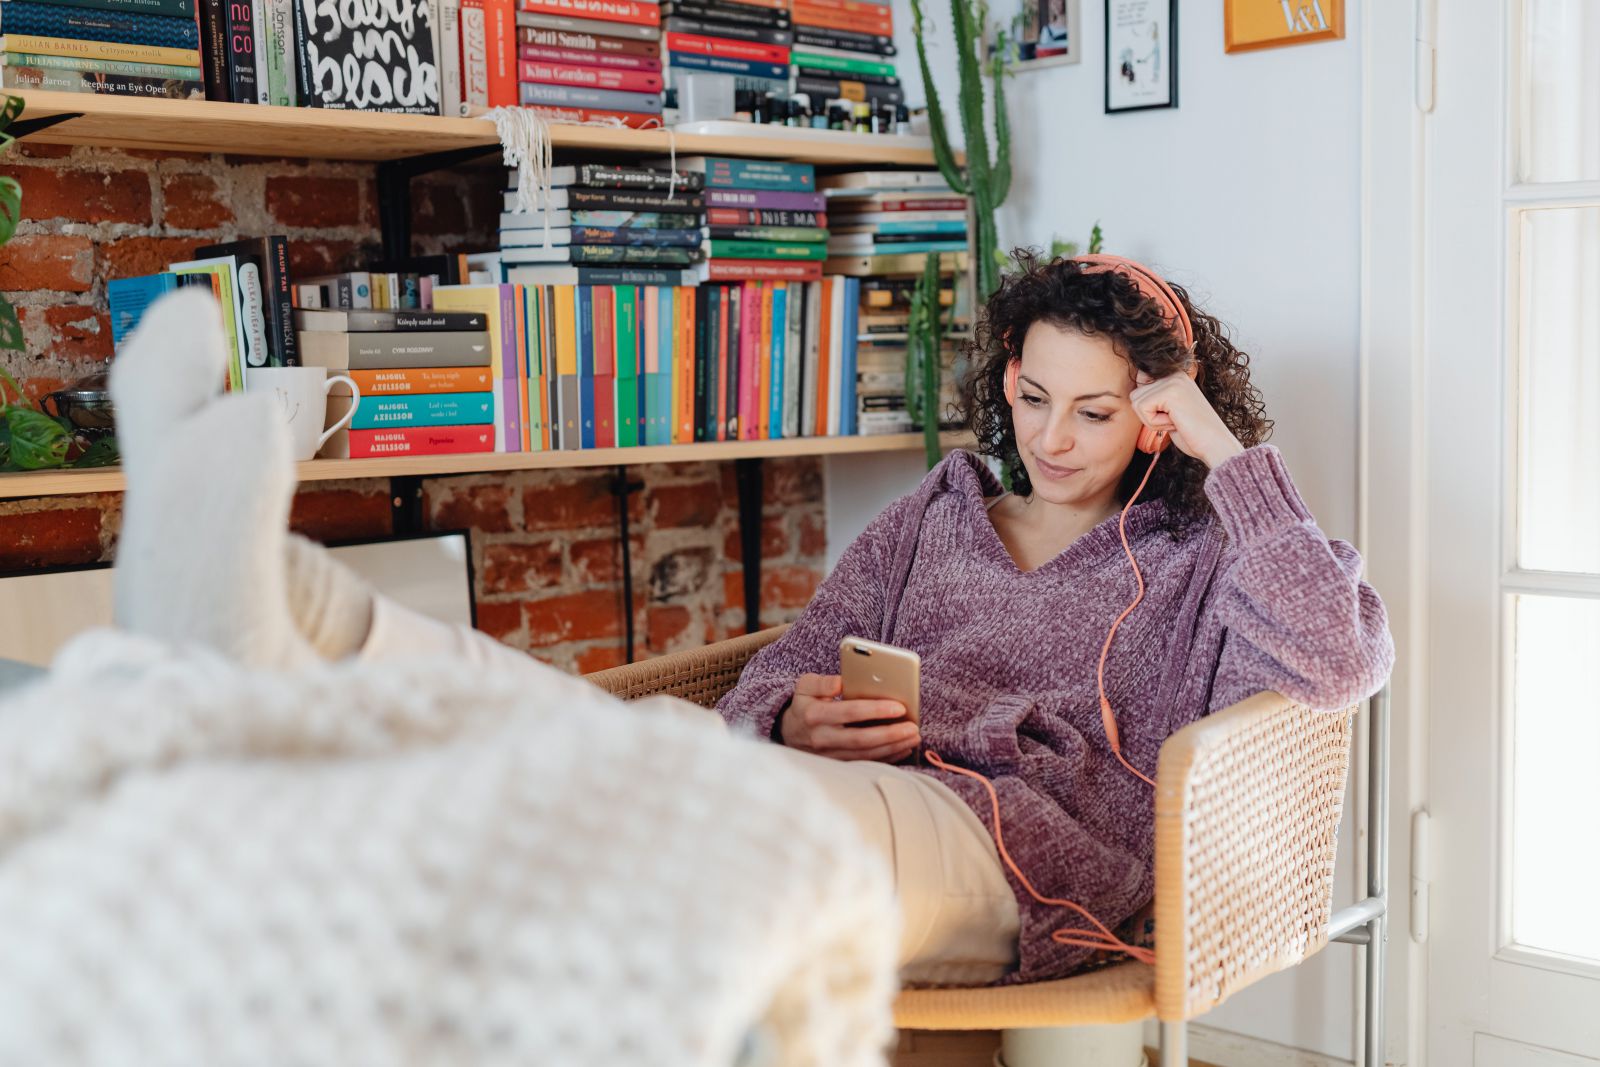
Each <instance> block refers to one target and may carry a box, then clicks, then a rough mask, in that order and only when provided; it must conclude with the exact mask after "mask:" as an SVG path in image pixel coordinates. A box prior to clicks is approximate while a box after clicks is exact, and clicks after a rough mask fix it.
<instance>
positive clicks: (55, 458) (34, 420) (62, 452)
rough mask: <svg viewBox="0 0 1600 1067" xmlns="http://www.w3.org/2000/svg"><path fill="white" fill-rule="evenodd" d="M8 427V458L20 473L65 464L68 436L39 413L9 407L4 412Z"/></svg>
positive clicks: (18, 407)
mask: <svg viewBox="0 0 1600 1067" xmlns="http://www.w3.org/2000/svg"><path fill="white" fill-rule="evenodd" d="M6 422H7V423H8V424H9V425H10V427H11V459H12V462H14V463H16V465H17V466H19V467H21V468H22V469H23V470H32V471H36V470H44V469H46V468H48V467H59V466H61V465H62V464H63V463H65V462H66V461H67V449H68V448H69V447H70V446H71V444H72V437H71V435H70V434H68V433H67V431H66V430H64V429H62V428H61V424H60V423H58V422H56V420H55V419H52V418H51V417H50V416H48V415H46V414H44V412H42V411H34V410H32V409H31V408H25V407H21V406H19V405H16V404H13V405H12V406H11V407H9V408H7V409H6Z"/></svg>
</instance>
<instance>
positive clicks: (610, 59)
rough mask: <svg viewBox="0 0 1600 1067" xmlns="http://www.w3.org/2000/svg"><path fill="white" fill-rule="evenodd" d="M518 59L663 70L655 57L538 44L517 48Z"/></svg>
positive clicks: (609, 67)
mask: <svg viewBox="0 0 1600 1067" xmlns="http://www.w3.org/2000/svg"><path fill="white" fill-rule="evenodd" d="M517 57H518V58H519V59H522V60H532V61H534V62H543V63H572V64H577V65H579V66H586V67H604V68H606V69H608V70H649V71H657V72H659V71H660V70H661V60H660V59H658V58H657V57H655V56H645V55H633V54H631V53H628V52H600V51H584V50H582V49H578V48H554V47H545V46H544V45H537V44H524V45H519V46H518V47H517Z"/></svg>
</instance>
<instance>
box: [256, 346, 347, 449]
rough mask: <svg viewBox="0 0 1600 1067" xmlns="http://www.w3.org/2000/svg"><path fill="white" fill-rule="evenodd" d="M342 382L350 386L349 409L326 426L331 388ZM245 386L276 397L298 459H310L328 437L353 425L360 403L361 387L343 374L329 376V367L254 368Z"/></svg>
mask: <svg viewBox="0 0 1600 1067" xmlns="http://www.w3.org/2000/svg"><path fill="white" fill-rule="evenodd" d="M340 382H343V383H344V384H345V385H347V386H349V387H350V410H349V411H346V412H345V413H344V415H343V416H341V417H340V418H339V420H338V421H337V422H335V423H334V424H333V425H332V426H329V427H328V428H327V429H323V423H324V422H326V421H327V416H328V391H329V390H330V389H332V388H333V387H334V386H335V385H337V384H339V383H340ZM245 389H246V390H248V391H249V392H252V393H269V394H272V395H274V396H275V397H276V398H277V401H278V404H279V406H280V407H281V408H282V409H283V417H284V421H285V422H287V423H288V424H289V440H290V443H291V447H293V449H294V458H295V459H296V460H306V459H311V458H312V457H314V456H315V455H316V454H317V450H318V449H320V448H321V447H322V446H323V445H324V444H326V443H327V441H328V438H330V437H332V436H333V435H334V434H336V433H338V432H339V431H340V430H342V429H344V428H345V427H346V426H348V425H350V420H351V419H354V418H355V417H356V409H357V408H358V407H360V406H361V390H360V389H359V388H358V387H357V386H356V383H355V382H353V381H351V380H350V379H349V378H347V377H346V376H345V375H343V374H336V375H334V376H333V377H331V378H330V377H328V369H327V368H326V367H251V368H250V372H249V373H248V374H247V375H245Z"/></svg>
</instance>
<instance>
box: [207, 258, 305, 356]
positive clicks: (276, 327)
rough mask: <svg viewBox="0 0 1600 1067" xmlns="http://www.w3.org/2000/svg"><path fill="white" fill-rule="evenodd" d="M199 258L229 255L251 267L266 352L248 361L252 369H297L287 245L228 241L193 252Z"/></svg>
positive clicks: (298, 353)
mask: <svg viewBox="0 0 1600 1067" xmlns="http://www.w3.org/2000/svg"><path fill="white" fill-rule="evenodd" d="M195 255H196V256H199V257H216V256H232V257H234V259H236V260H237V261H238V262H240V263H249V264H250V265H251V266H253V267H254V268H255V272H256V277H257V278H258V279H259V285H260V291H259V292H260V295H259V299H260V305H259V310H260V313H261V315H262V318H263V322H264V340H265V342H266V350H265V351H264V352H262V353H260V354H259V355H260V358H259V359H255V360H252V361H251V363H250V365H251V366H253V367H260V366H267V367H298V366H299V365H300V351H299V344H298V342H297V340H296V338H295V330H294V317H293V316H294V302H293V299H292V294H291V293H290V289H289V242H288V240H287V239H286V238H284V237H282V236H279V235H274V236H271V237H258V238H254V239H244V240H238V241H229V242H227V243H226V244H218V245H207V246H205V247H202V248H197V249H195Z"/></svg>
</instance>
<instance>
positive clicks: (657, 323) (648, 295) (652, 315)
mask: <svg viewBox="0 0 1600 1067" xmlns="http://www.w3.org/2000/svg"><path fill="white" fill-rule="evenodd" d="M639 291H640V292H641V293H643V294H644V325H643V326H642V327H641V330H642V332H643V334H644V372H645V373H646V374H659V373H661V338H660V337H659V336H658V335H659V334H660V332H661V310H660V306H659V304H657V301H658V300H659V299H660V295H659V294H660V293H661V290H660V289H658V288H656V287H655V286H653V285H647V286H645V287H643V288H642V289H640V290H639Z"/></svg>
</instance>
